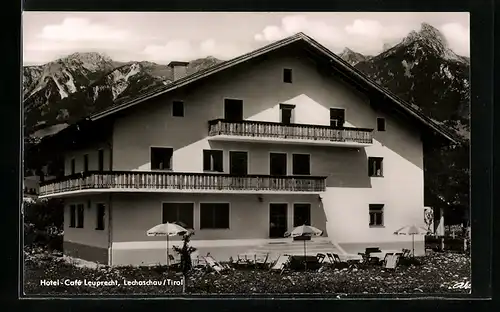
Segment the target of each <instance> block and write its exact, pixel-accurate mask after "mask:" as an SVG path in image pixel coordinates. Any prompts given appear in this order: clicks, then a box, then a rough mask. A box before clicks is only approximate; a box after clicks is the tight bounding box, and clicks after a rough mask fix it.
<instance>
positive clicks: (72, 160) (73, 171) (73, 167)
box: [71, 158, 76, 174]
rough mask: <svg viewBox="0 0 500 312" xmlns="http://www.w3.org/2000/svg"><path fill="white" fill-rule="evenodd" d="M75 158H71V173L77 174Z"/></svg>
mask: <svg viewBox="0 0 500 312" xmlns="http://www.w3.org/2000/svg"><path fill="white" fill-rule="evenodd" d="M75 167H76V166H75V159H74V158H71V174H75V172H76V169H75Z"/></svg>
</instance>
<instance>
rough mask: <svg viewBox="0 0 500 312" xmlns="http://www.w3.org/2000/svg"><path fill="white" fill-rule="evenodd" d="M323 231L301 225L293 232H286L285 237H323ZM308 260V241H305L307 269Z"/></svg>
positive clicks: (305, 263)
mask: <svg viewBox="0 0 500 312" xmlns="http://www.w3.org/2000/svg"><path fill="white" fill-rule="evenodd" d="M321 235H323V231H322V230H320V229H317V228H315V227H314V226H310V225H305V224H304V225H301V226H298V227H296V228H294V229H293V230H292V231H291V232H286V233H285V237H300V236H309V237H311V236H321ZM305 259H306V240H304V265H305V267H306V269H307V262H306V261H305Z"/></svg>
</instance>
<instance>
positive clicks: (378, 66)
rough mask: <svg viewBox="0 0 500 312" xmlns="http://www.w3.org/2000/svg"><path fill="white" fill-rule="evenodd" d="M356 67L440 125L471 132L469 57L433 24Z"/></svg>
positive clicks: (422, 27)
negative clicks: (458, 50) (457, 48)
mask: <svg viewBox="0 0 500 312" xmlns="http://www.w3.org/2000/svg"><path fill="white" fill-rule="evenodd" d="M355 68H357V69H359V70H360V71H361V72H363V73H365V74H366V75H367V76H369V77H370V78H372V79H373V80H375V81H376V82H377V83H379V84H380V85H381V86H383V87H384V88H386V89H388V90H390V91H392V92H393V93H395V94H396V95H398V96H399V97H401V98H402V99H404V100H406V101H408V102H410V103H412V104H414V106H415V107H417V108H418V109H420V110H421V111H422V112H423V113H424V114H425V115H427V116H429V117H430V118H432V119H433V120H435V121H436V122H438V123H442V124H445V125H447V126H449V127H451V128H453V129H455V130H456V131H457V132H458V133H459V134H461V135H463V136H465V137H467V136H468V133H469V117H470V115H469V111H470V104H469V101H470V83H469V69H470V61H469V58H467V57H463V56H459V55H457V54H455V53H454V52H453V51H452V50H451V49H450V48H449V47H448V45H447V42H446V39H445V38H444V36H443V35H442V34H441V33H440V32H439V30H437V29H436V28H434V27H432V26H431V25H429V24H426V23H424V24H422V26H421V29H420V31H418V32H416V31H412V32H411V33H410V34H409V35H408V36H407V37H405V38H404V39H403V40H402V41H401V42H400V43H399V44H396V45H394V46H393V47H392V48H389V49H388V50H386V51H384V52H382V53H381V54H379V55H377V56H375V57H372V58H370V59H368V60H365V61H361V62H359V63H357V64H356V65H355Z"/></svg>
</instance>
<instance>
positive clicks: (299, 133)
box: [208, 119, 373, 144]
mask: <svg viewBox="0 0 500 312" xmlns="http://www.w3.org/2000/svg"><path fill="white" fill-rule="evenodd" d="M372 132H373V129H366V128H349V127H341V128H334V127H329V126H322V125H307V124H282V123H278V122H264V121H253V120H242V121H228V120H224V119H215V120H211V121H209V130H208V135H209V136H217V135H226V136H242V137H260V138H276V139H296V140H297V139H298V140H315V141H330V142H348V143H349V142H350V143H360V144H372V143H373V137H372Z"/></svg>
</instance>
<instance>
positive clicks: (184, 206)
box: [162, 203, 194, 229]
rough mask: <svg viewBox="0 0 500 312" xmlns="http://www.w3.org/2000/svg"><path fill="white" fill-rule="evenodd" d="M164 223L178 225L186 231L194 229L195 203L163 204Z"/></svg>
mask: <svg viewBox="0 0 500 312" xmlns="http://www.w3.org/2000/svg"><path fill="white" fill-rule="evenodd" d="M162 208H163V210H162V223H166V222H169V223H176V224H178V225H180V226H182V227H184V228H186V229H192V228H193V223H194V222H193V219H194V218H193V211H194V204H193V203H163V207H162Z"/></svg>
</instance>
